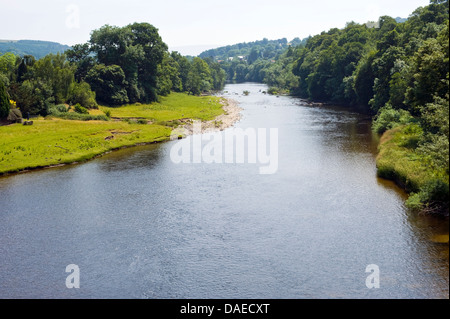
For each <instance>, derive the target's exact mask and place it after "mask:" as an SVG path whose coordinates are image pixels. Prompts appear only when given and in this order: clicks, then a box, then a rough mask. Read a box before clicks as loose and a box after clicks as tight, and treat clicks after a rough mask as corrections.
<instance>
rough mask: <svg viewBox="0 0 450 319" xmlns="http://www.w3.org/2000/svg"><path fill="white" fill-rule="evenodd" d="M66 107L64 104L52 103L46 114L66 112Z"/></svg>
mask: <svg viewBox="0 0 450 319" xmlns="http://www.w3.org/2000/svg"><path fill="white" fill-rule="evenodd" d="M67 111H68V110H67V107H66V106H65V105H64V104H58V105H52V106H50V107H49V109H48V114H55V113H66V112H67Z"/></svg>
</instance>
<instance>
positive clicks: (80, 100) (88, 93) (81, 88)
mask: <svg viewBox="0 0 450 319" xmlns="http://www.w3.org/2000/svg"><path fill="white" fill-rule="evenodd" d="M67 100H68V101H69V102H70V103H71V104H72V105H73V104H81V105H83V106H84V107H86V108H88V109H98V104H97V102H96V100H95V92H93V91H92V90H91V86H90V85H89V84H88V83H86V82H81V83H76V82H74V83H72V84H71V86H70V89H69V95H68V98H67Z"/></svg>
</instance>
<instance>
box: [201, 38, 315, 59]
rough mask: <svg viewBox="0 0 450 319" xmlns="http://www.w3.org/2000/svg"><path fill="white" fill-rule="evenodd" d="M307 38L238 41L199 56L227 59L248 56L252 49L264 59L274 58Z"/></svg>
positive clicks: (303, 42)
mask: <svg viewBox="0 0 450 319" xmlns="http://www.w3.org/2000/svg"><path fill="white" fill-rule="evenodd" d="M306 41H307V39H304V40H300V39H299V38H295V39H294V40H292V41H290V42H289V41H288V40H287V39H286V38H283V39H279V40H268V39H263V40H261V41H255V42H248V43H245V42H244V43H238V44H234V45H228V46H224V47H220V48H216V49H211V50H207V51H204V52H202V53H201V54H200V55H199V57H201V58H214V59H216V60H227V59H233V58H241V59H242V58H243V57H248V56H249V55H250V53H252V51H254V52H255V53H256V54H257V57H259V58H263V59H273V58H275V57H277V56H278V55H280V54H281V53H283V52H284V51H286V49H287V48H288V47H289V46H298V45H300V44H305V43H306Z"/></svg>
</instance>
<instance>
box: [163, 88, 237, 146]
mask: <svg viewBox="0 0 450 319" xmlns="http://www.w3.org/2000/svg"><path fill="white" fill-rule="evenodd" d="M221 104H222V108H223V110H224V111H225V113H224V114H221V115H219V116H217V117H216V118H215V119H214V120H211V121H202V122H201V130H199V128H200V126H198V125H197V126H196V127H195V128H194V123H199V121H197V122H194V121H192V120H189V121H188V122H186V123H184V124H183V125H181V126H179V127H178V128H177V129H175V130H174V132H173V134H172V137H171V139H172V140H173V139H178V137H179V136H183V137H184V136H187V135H192V134H194V133H202V134H203V133H211V132H218V131H223V130H225V129H227V128H229V127H232V126H233V125H234V124H235V123H237V122H238V121H239V120H240V119H241V117H242V114H241V111H242V108H241V107H239V103H238V102H237V101H235V100H233V99H229V98H225V97H221ZM194 129H195V132H194Z"/></svg>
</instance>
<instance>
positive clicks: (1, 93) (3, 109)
mask: <svg viewBox="0 0 450 319" xmlns="http://www.w3.org/2000/svg"><path fill="white" fill-rule="evenodd" d="M10 107H11V105H10V103H9V99H8V96H7V95H6V89H5V86H4V84H3V82H1V81H0V119H4V118H7V117H8V115H9V110H10Z"/></svg>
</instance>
